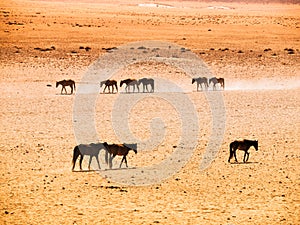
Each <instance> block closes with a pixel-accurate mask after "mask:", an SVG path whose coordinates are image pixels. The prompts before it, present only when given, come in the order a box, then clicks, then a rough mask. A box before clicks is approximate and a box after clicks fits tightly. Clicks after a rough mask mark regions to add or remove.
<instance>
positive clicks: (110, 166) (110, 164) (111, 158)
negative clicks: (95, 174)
mask: <svg viewBox="0 0 300 225" xmlns="http://www.w3.org/2000/svg"><path fill="white" fill-rule="evenodd" d="M115 156H116V155H113V156H111V154H110V157H109V168H110V169H111V168H112V161H113V159H114V158H115Z"/></svg>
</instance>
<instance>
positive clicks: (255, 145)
mask: <svg viewBox="0 0 300 225" xmlns="http://www.w3.org/2000/svg"><path fill="white" fill-rule="evenodd" d="M253 146H254V148H255V150H256V151H258V140H255V141H254V144H253Z"/></svg>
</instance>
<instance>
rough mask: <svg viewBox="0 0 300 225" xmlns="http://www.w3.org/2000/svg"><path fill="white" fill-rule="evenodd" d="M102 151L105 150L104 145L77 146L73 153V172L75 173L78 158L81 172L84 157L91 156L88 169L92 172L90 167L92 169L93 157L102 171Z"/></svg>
mask: <svg viewBox="0 0 300 225" xmlns="http://www.w3.org/2000/svg"><path fill="white" fill-rule="evenodd" d="M101 149H103V150H105V148H104V146H103V144H102V143H96V144H95V143H91V144H88V145H86V144H80V145H77V146H75V148H74V151H73V160H72V163H73V167H72V171H74V168H75V163H76V160H77V158H78V156H80V161H79V166H80V170H82V160H83V157H84V156H85V155H89V156H90V161H89V167H88V169H89V170H90V167H91V162H92V158H93V157H95V158H96V160H97V163H98V166H99V169H101V167H100V163H99V159H98V156H99V152H100V150H101Z"/></svg>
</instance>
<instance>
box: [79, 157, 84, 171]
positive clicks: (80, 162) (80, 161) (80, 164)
mask: <svg viewBox="0 0 300 225" xmlns="http://www.w3.org/2000/svg"><path fill="white" fill-rule="evenodd" d="M82 160H83V154H80V160H79V166H80V170H82Z"/></svg>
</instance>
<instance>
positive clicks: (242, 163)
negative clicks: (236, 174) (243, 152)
mask: <svg viewBox="0 0 300 225" xmlns="http://www.w3.org/2000/svg"><path fill="white" fill-rule="evenodd" d="M258 163H259V162H231V163H230V164H237V165H239V164H241V165H243V164H258Z"/></svg>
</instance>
